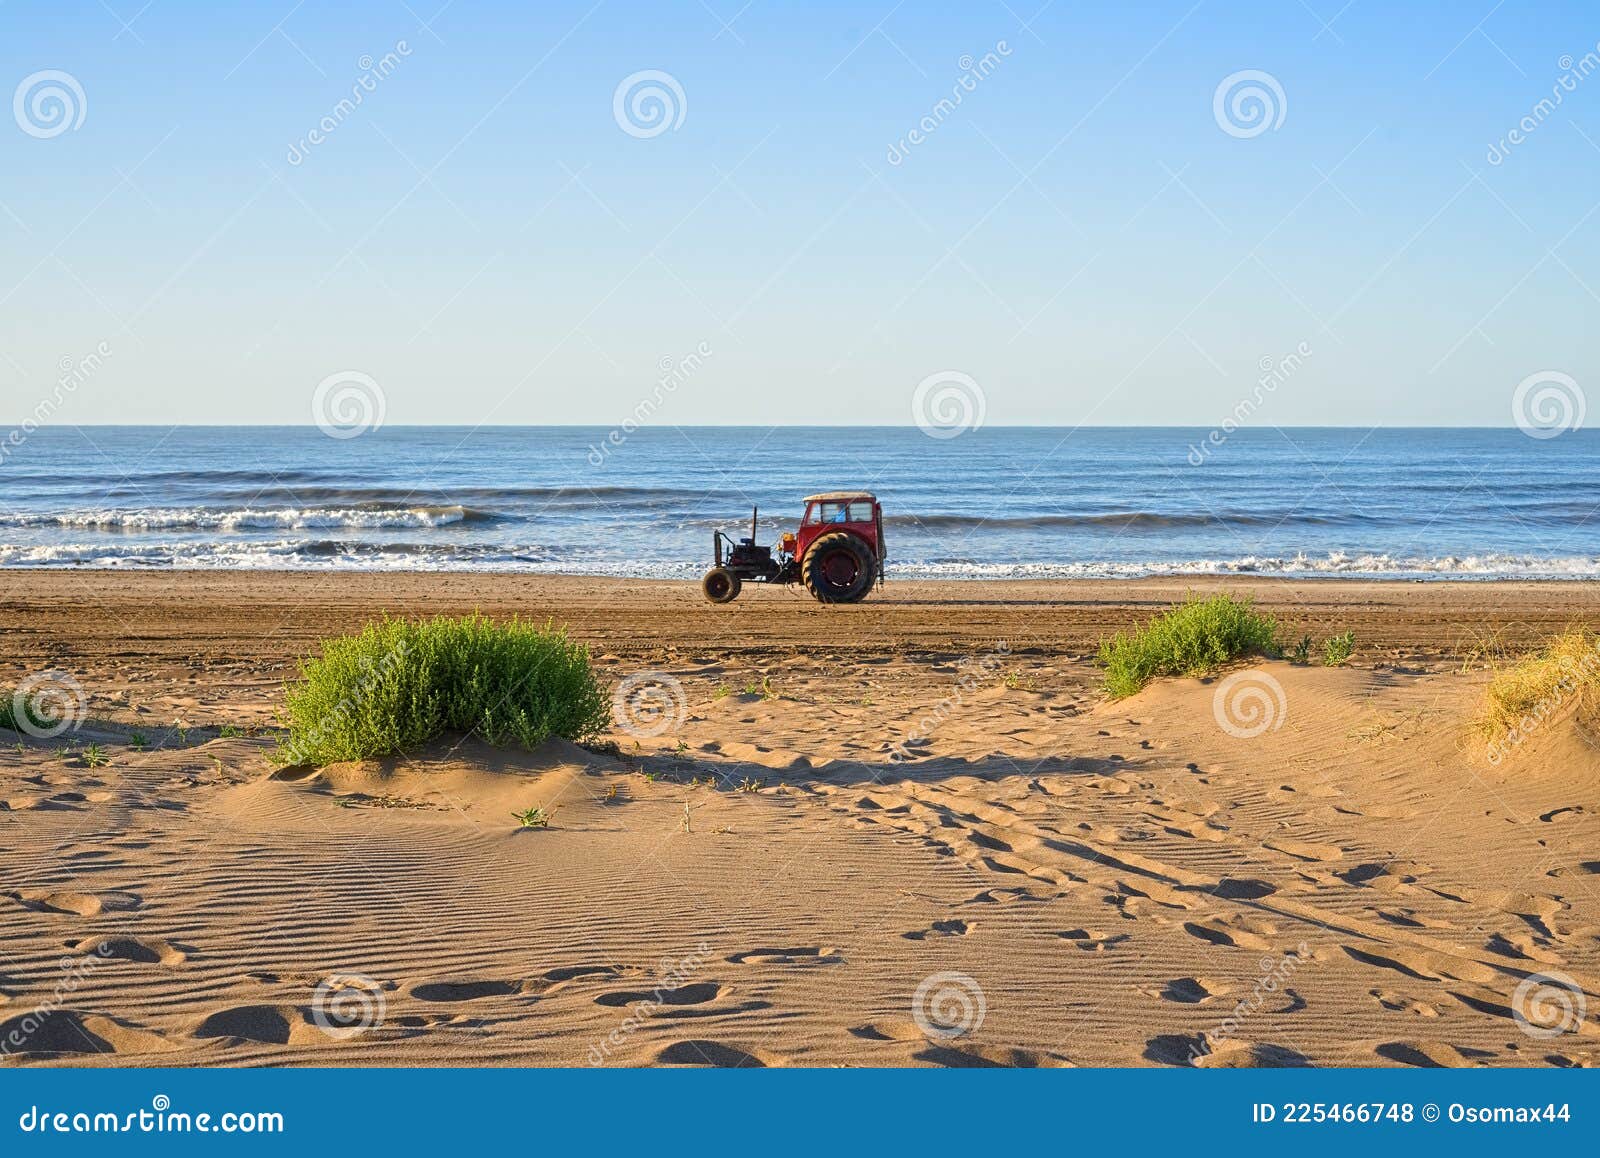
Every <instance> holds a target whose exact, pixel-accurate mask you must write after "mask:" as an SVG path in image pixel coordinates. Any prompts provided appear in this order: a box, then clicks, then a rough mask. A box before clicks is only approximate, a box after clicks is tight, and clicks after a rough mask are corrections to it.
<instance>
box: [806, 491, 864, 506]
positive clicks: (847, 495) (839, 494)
mask: <svg viewBox="0 0 1600 1158" xmlns="http://www.w3.org/2000/svg"><path fill="white" fill-rule="evenodd" d="M858 499H859V500H861V501H864V502H869V503H875V502H877V501H878V496H877V495H875V494H872V493H871V492H870V491H824V492H823V493H822V494H820V495H807V496H806V497H805V500H804V501H805V502H808V503H851V502H855V501H857V500H858Z"/></svg>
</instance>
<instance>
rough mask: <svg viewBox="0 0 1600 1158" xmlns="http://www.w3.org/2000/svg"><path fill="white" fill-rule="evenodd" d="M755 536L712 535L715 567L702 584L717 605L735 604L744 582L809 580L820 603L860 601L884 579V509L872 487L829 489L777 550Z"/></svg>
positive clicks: (809, 500) (808, 505)
mask: <svg viewBox="0 0 1600 1158" xmlns="http://www.w3.org/2000/svg"><path fill="white" fill-rule="evenodd" d="M755 536H756V512H754V511H752V512H751V513H750V536H749V537H748V538H745V539H740V540H738V541H737V542H735V541H734V540H733V539H732V538H730V537H729V536H728V535H726V534H724V533H723V532H722V531H717V532H715V533H714V534H713V537H712V541H711V543H712V555H713V559H714V562H713V565H712V568H711V570H709V571H707V572H706V574H705V578H703V579H702V580H701V583H700V588H701V590H702V591H703V592H704V593H705V597H706V598H707V599H709V600H710V601H711V602H713V603H731V602H733V600H735V599H737V598H738V596H739V588H740V587H741V585H742V584H744V583H752V582H753V583H803V584H805V587H806V590H807V591H809V592H810V593H811V595H812V597H813V598H815V599H816V600H817V601H818V602H819V603H858V602H860V601H861V600H862V599H865V598H866V596H867V592H869V591H871V590H872V588H873V586H874V585H875V584H878V583H882V582H883V562H884V544H883V508H882V507H881V506H879V505H878V500H877V497H876V496H875V495H872V494H870V493H868V492H867V491H828V492H826V493H824V494H818V495H809V496H807V497H806V499H805V514H804V515H803V516H802V517H801V519H800V526H799V529H798V530H796V531H792V532H791V531H785V532H784V533H783V534H782V535H781V536H780V537H779V539H778V543H777V548H776V550H774V549H773V548H770V547H762V546H758V545H757V544H756V539H755Z"/></svg>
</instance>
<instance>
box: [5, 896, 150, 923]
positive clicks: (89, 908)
mask: <svg viewBox="0 0 1600 1158" xmlns="http://www.w3.org/2000/svg"><path fill="white" fill-rule="evenodd" d="M4 895H5V896H8V897H10V898H11V899H12V900H13V901H16V902H17V903H18V904H19V905H21V906H22V907H23V908H25V909H31V910H32V911H34V912H36V913H67V914H71V915H72V916H75V917H97V916H99V915H100V914H101V913H122V912H129V911H131V910H133V909H137V908H138V907H139V905H140V900H139V898H138V897H137V896H135V895H134V894H133V893H74V892H52V891H50V890H48V889H42V890H31V891H27V892H19V893H6V894H4Z"/></svg>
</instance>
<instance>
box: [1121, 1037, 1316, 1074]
mask: <svg viewBox="0 0 1600 1158" xmlns="http://www.w3.org/2000/svg"><path fill="white" fill-rule="evenodd" d="M1142 1056H1143V1057H1144V1059H1145V1060H1146V1061H1153V1062H1158V1063H1160V1064H1161V1065H1169V1066H1196V1067H1198V1068H1200V1069H1276V1068H1284V1067H1303V1066H1308V1065H1310V1064H1311V1062H1310V1059H1308V1058H1307V1057H1306V1056H1305V1055H1304V1054H1302V1053H1300V1052H1298V1051H1297V1050H1292V1049H1290V1048H1289V1047H1287V1046H1282V1045H1271V1044H1268V1043H1265V1042H1249V1041H1236V1040H1232V1039H1229V1040H1226V1041H1222V1042H1219V1043H1217V1045H1216V1046H1214V1047H1213V1046H1212V1045H1211V1044H1210V1043H1209V1042H1207V1041H1206V1039H1205V1037H1204V1036H1203V1035H1201V1034H1190V1033H1163V1034H1158V1035H1157V1036H1155V1037H1152V1038H1151V1039H1150V1040H1149V1041H1147V1042H1146V1043H1145V1047H1144V1054H1143V1055H1142Z"/></svg>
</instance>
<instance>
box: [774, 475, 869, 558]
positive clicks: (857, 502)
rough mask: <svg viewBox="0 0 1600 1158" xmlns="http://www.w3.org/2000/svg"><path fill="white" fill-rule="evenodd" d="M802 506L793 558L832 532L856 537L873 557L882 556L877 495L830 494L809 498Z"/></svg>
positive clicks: (856, 493)
mask: <svg viewBox="0 0 1600 1158" xmlns="http://www.w3.org/2000/svg"><path fill="white" fill-rule="evenodd" d="M805 502H806V513H805V517H804V518H802V519H801V520H800V533H799V534H798V535H797V536H795V547H794V551H793V554H794V555H795V556H796V557H797V558H798V557H800V556H802V555H804V554H805V553H806V551H807V550H808V549H809V548H810V546H811V544H812V543H814V542H816V541H817V539H818V538H819V537H821V536H822V535H825V534H828V533H830V532H833V531H845V532H847V533H849V534H852V535H855V536H857V537H859V538H860V539H861V540H862V541H863V542H865V543H866V544H867V546H868V547H870V548H871V550H872V553H873V555H874V556H878V555H881V554H882V552H881V551H880V550H879V544H881V543H882V542H883V508H881V507H880V506H878V499H877V496H876V495H872V494H869V493H867V492H866V491H829V492H827V493H826V494H820V495H808V496H807V497H806V500H805Z"/></svg>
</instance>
